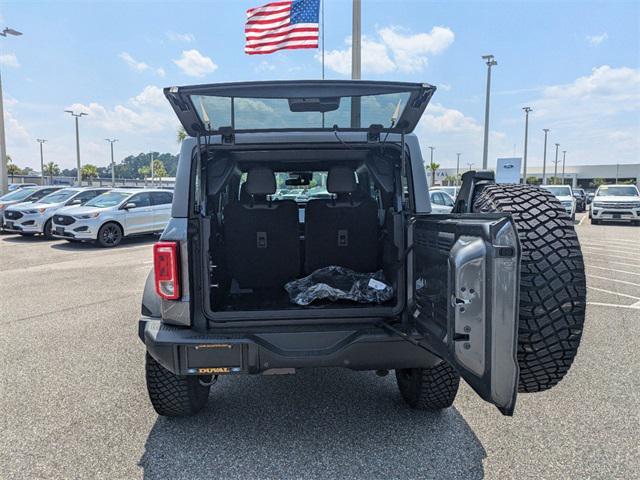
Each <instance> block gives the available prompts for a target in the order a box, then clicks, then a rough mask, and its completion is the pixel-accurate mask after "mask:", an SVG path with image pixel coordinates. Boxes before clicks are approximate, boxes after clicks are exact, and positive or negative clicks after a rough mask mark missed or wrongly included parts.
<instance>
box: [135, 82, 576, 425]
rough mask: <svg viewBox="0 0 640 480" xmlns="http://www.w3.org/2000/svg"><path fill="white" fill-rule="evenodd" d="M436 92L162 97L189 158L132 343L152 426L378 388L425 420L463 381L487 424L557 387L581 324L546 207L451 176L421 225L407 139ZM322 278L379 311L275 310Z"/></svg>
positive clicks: (563, 250) (211, 91) (568, 252)
mask: <svg viewBox="0 0 640 480" xmlns="http://www.w3.org/2000/svg"><path fill="white" fill-rule="evenodd" d="M435 90H436V89H435V87H433V86H431V85H428V84H415V83H400V82H373V81H280V82H247V83H228V84H214V85H199V86H185V87H171V88H167V89H165V91H164V93H165V96H166V97H167V99H168V100H169V102H170V104H171V106H172V107H173V109H174V110H175V113H176V114H177V116H178V118H179V120H180V122H181V123H182V125H183V127H184V129H185V131H186V132H187V134H188V138H187V139H186V140H184V141H183V143H182V147H181V152H180V159H179V164H178V172H177V178H176V188H175V194H174V199H173V205H172V218H171V220H170V221H169V224H168V225H167V227H166V229H165V230H164V233H163V234H162V237H161V240H160V242H159V243H157V244H156V245H154V269H153V270H152V272H151V273H150V275H149V278H148V279H147V283H146V286H145V291H144V297H143V300H142V317H141V319H140V321H139V328H138V334H139V337H140V339H141V340H142V341H143V342H144V344H145V347H146V351H147V354H146V381H147V387H148V392H149V397H150V400H151V403H152V405H153V407H154V408H155V410H156V411H157V412H158V413H159V414H160V415H165V416H185V415H192V414H195V413H196V412H198V411H199V410H201V409H202V408H203V407H204V406H205V404H206V402H207V400H208V397H209V391H210V388H211V386H212V385H213V384H214V383H215V381H216V380H217V378H218V375H224V374H228V375H237V374H262V375H271V374H290V373H295V372H296V370H298V369H302V368H310V367H345V368H350V369H354V370H374V371H377V372H378V373H380V374H381V375H384V374H386V373H388V371H389V370H395V375H396V378H397V383H398V387H399V390H400V393H401V395H402V397H403V398H404V400H405V401H406V403H407V404H408V405H409V406H411V407H413V408H418V409H433V410H435V409H443V408H447V407H449V406H450V405H451V404H452V403H453V401H454V398H455V396H456V392H457V390H458V385H459V381H460V378H463V379H464V380H465V381H466V382H467V383H468V384H469V385H470V386H471V387H472V388H473V390H475V392H476V393H477V394H478V395H479V396H480V397H481V398H482V399H484V400H485V401H487V402H490V403H492V404H494V405H496V406H497V407H498V409H499V410H500V411H501V412H502V413H503V414H505V415H512V414H513V411H514V407H515V403H516V395H517V393H518V392H539V391H544V390H547V389H549V388H551V387H553V386H554V385H556V384H557V383H558V382H559V381H560V380H561V379H562V378H563V377H564V375H565V374H566V373H567V372H568V370H569V368H570V366H571V364H572V362H573V359H574V357H575V355H576V352H577V349H578V345H579V343H580V338H581V335H582V330H583V324H584V318H585V306H586V286H585V274H584V264H583V259H582V254H581V250H580V245H579V243H578V239H577V236H576V233H575V230H574V227H573V224H572V222H571V220H570V218H569V215H568V214H567V212H566V211H565V209H564V207H563V206H562V205H561V204H560V202H559V201H558V200H557V199H556V198H555V197H554V196H553V195H552V194H551V193H549V192H547V191H545V190H542V189H539V188H537V187H534V186H529V185H516V184H513V185H497V184H495V182H494V177H493V174H492V173H491V172H486V171H478V172H474V171H470V172H467V173H465V174H464V175H463V177H462V186H461V189H460V192H459V193H458V195H457V198H456V200H455V206H454V208H453V212H452V213H448V214H432V213H431V205H430V201H429V195H428V193H429V192H428V185H427V179H426V172H425V164H424V160H423V158H422V155H421V153H420V146H419V142H418V138H417V136H416V135H415V134H414V133H412V132H413V131H414V128H415V127H416V125H417V124H418V122H419V120H420V117H421V115H422V113H423V112H424V110H425V108H426V107H427V104H428V103H429V101H430V99H431V97H432V95H433V94H434V92H435ZM328 267H341V268H342V269H348V271H350V272H356V273H357V274H358V275H365V276H366V275H371V279H372V280H371V281H369V283H366V282H365V284H364V285H363V284H362V283H360V284H359V285H360V287H359V288H361V289H364V290H366V289H372V288H373V289H377V288H388V289H389V290H388V291H389V292H391V293H390V294H389V295H388V296H386V297H385V298H384V299H383V300H380V299H378V301H366V299H365V300H364V301H353V299H351V300H349V299H346V300H345V299H342V298H326V297H325V298H319V299H317V300H315V301H313V302H310V303H308V304H300V303H296V302H293V301H292V298H291V296H290V295H289V291H288V288H289V285H291V283H290V282H296V281H299V280H300V279H303V278H305V277H308V276H309V275H311V274H314V275H315V273H314V272H318V271H320V270H321V269H325V268H328ZM336 271H343V270H340V269H338V270H336ZM345 271H346V270H345ZM376 272H377V273H376ZM374 273H375V275H376V277H375V278H376V279H374V278H373V274H374ZM308 278H310V277H308ZM365 278H366V277H365ZM343 280H345V281H346V282H347V283H348V280H349V279H348V278H345V279H343ZM376 282H377V283H376ZM338 283H340V282H338ZM343 283H344V282H343ZM318 285H320V287H321V288H324V287H326V285H322V281H319V282H318V283H316V284H315V285H314V286H318ZM380 285H382V287H380ZM345 288H346V287H345ZM313 291H314V292H316V291H317V290H313ZM365 293H367V292H365Z"/></svg>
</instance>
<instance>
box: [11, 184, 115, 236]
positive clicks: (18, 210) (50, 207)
mask: <svg viewBox="0 0 640 480" xmlns="http://www.w3.org/2000/svg"><path fill="white" fill-rule="evenodd" d="M108 191H109V188H106V187H102V188H99V187H87V188H63V189H62V190H58V191H56V192H53V193H50V194H49V195H47V196H46V197H43V198H41V199H40V200H38V201H37V202H34V203H27V204H18V205H14V206H12V207H9V208H7V209H6V210H5V212H4V218H5V225H4V229H5V230H7V231H9V232H13V233H19V234H20V235H23V236H30V235H35V234H38V233H42V234H44V235H45V236H46V237H48V238H50V237H51V236H52V235H51V223H52V222H51V217H53V215H54V214H55V213H56V212H58V211H60V210H61V209H64V207H68V206H79V205H84V204H85V203H87V202H88V201H89V200H91V199H92V198H95V197H97V196H98V195H102V194H103V193H105V192H108Z"/></svg>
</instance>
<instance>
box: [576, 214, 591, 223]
mask: <svg viewBox="0 0 640 480" xmlns="http://www.w3.org/2000/svg"><path fill="white" fill-rule="evenodd" d="M587 218H589V216H588V215H583V217H582V218H581V219H580V222H579V223H578V225H582V224H583V223H584V221H585V220H586V219H587Z"/></svg>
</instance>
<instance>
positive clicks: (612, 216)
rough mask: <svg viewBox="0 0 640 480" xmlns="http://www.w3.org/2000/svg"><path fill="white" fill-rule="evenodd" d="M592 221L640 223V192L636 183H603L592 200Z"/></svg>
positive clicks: (594, 222)
mask: <svg viewBox="0 0 640 480" xmlns="http://www.w3.org/2000/svg"><path fill="white" fill-rule="evenodd" d="M589 218H590V219H591V223H592V224H594V225H597V224H598V223H600V222H602V221H614V222H625V221H626V222H631V223H633V224H634V225H640V193H639V192H638V188H637V187H636V186H635V185H601V186H600V187H599V188H598V190H596V194H595V196H594V197H593V201H592V202H591V208H590V210H589Z"/></svg>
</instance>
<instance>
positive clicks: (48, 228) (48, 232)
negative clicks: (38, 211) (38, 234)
mask: <svg viewBox="0 0 640 480" xmlns="http://www.w3.org/2000/svg"><path fill="white" fill-rule="evenodd" d="M42 233H43V234H44V236H45V237H46V238H53V225H52V224H51V219H49V220H47V221H46V222H45V223H44V228H43V229H42Z"/></svg>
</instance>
